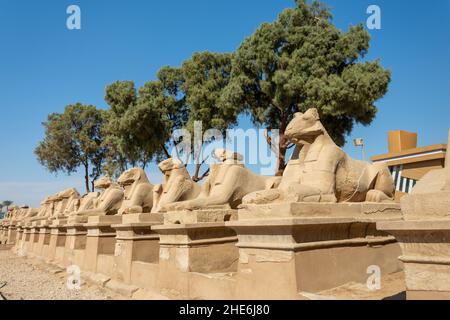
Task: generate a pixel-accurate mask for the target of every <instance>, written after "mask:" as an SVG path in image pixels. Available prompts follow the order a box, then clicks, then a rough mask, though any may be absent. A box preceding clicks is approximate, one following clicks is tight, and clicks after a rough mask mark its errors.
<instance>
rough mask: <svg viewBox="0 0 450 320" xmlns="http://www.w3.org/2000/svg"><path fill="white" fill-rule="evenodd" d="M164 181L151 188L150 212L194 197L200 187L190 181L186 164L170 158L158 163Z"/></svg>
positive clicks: (155, 211) (161, 209)
mask: <svg viewBox="0 0 450 320" xmlns="http://www.w3.org/2000/svg"><path fill="white" fill-rule="evenodd" d="M159 169H160V170H161V172H162V173H163V174H164V183H163V184H158V185H156V186H155V187H154V188H153V208H152V213H157V212H161V211H163V207H164V206H165V205H168V204H171V203H174V202H178V201H186V200H190V199H194V198H196V197H197V196H198V195H199V194H200V189H201V187H200V186H199V185H198V184H197V183H195V182H194V181H192V179H191V176H190V174H189V172H188V171H187V170H186V166H185V165H183V164H182V163H181V162H180V161H176V160H174V159H172V158H170V159H167V160H164V161H163V162H161V163H160V164H159Z"/></svg>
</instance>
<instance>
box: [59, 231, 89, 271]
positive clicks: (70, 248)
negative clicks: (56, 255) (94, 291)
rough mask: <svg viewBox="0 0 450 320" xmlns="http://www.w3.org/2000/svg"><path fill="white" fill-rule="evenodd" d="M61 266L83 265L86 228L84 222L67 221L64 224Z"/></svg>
mask: <svg viewBox="0 0 450 320" xmlns="http://www.w3.org/2000/svg"><path fill="white" fill-rule="evenodd" d="M65 228H66V241H65V246H64V258H63V267H68V266H71V265H75V266H78V267H79V268H80V269H82V267H83V261H84V255H85V249H86V238H87V229H86V227H85V226H84V223H68V224H67V225H66V226H65Z"/></svg>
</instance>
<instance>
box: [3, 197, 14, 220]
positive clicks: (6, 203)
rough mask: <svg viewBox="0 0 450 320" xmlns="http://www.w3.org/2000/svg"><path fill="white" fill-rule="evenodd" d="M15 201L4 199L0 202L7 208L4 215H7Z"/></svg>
mask: <svg viewBox="0 0 450 320" xmlns="http://www.w3.org/2000/svg"><path fill="white" fill-rule="evenodd" d="M13 203H14V202H13V201H11V200H5V201H3V202H2V203H1V204H0V207H1V208H2V209H3V207H5V208H6V210H5V212H4V213H3V217H6V215H7V214H8V207H9V206H10V205H12V204H13ZM0 211H1V209H0Z"/></svg>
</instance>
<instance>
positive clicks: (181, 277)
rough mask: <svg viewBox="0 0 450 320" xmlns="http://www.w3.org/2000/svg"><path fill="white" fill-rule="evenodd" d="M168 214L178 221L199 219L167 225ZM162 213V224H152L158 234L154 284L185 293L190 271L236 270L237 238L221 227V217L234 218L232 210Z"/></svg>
mask: <svg viewBox="0 0 450 320" xmlns="http://www.w3.org/2000/svg"><path fill="white" fill-rule="evenodd" d="M171 215H173V216H174V217H176V218H175V219H176V220H177V221H179V222H180V223H181V222H186V221H192V219H194V221H203V222H200V223H191V224H190V223H184V224H169V222H172V221H173V219H172V218H170V216H171ZM164 216H165V221H166V223H165V224H164V225H160V226H154V227H152V230H154V231H155V232H157V233H158V234H159V236H160V251H159V265H160V268H159V276H158V286H159V288H160V289H161V290H168V291H172V292H173V291H174V292H177V294H179V295H180V296H189V290H190V289H189V287H190V284H189V282H190V281H189V277H190V274H191V273H203V274H213V273H222V272H236V271H237V262H238V249H237V248H236V242H237V237H236V234H235V232H234V231H233V230H232V229H230V228H228V227H226V226H225V220H229V219H233V217H236V211H235V210H227V209H225V210H224V209H212V210H199V211H195V212H189V211H182V212H173V213H172V212H169V213H166V214H165V215H164ZM166 217H167V218H166ZM208 217H209V218H208ZM208 220H210V221H213V222H206V221H208Z"/></svg>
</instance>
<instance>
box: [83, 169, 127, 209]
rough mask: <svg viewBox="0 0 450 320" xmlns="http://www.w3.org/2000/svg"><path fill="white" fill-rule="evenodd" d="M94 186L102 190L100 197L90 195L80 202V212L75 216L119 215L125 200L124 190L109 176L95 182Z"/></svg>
mask: <svg viewBox="0 0 450 320" xmlns="http://www.w3.org/2000/svg"><path fill="white" fill-rule="evenodd" d="M94 186H95V188H97V189H99V190H101V192H100V195H99V196H96V195H95V194H90V195H87V196H86V197H85V198H84V199H82V200H80V207H79V210H78V211H77V212H76V213H75V214H74V215H75V216H85V217H89V216H106V215H114V214H117V211H118V210H119V208H120V205H121V203H122V200H123V190H122V188H121V187H120V186H119V185H118V184H116V183H114V182H113V181H112V180H111V178H110V177H108V176H103V177H101V178H100V179H98V180H97V181H95V183H94Z"/></svg>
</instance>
